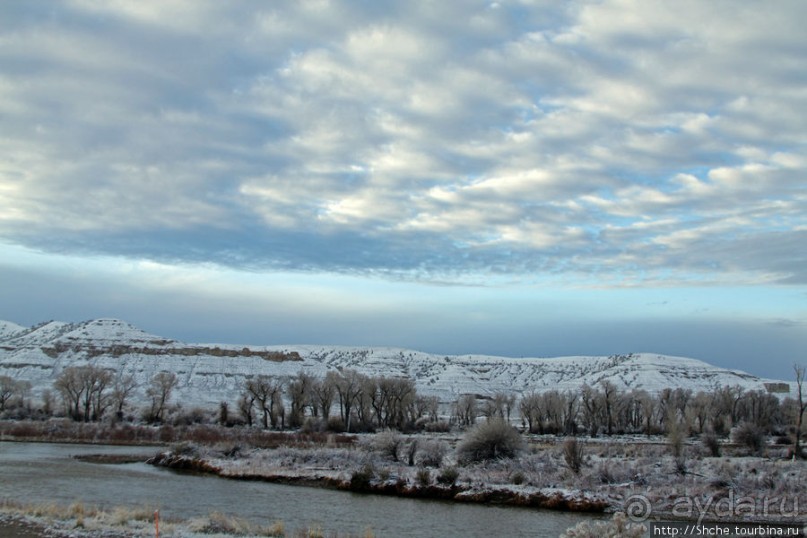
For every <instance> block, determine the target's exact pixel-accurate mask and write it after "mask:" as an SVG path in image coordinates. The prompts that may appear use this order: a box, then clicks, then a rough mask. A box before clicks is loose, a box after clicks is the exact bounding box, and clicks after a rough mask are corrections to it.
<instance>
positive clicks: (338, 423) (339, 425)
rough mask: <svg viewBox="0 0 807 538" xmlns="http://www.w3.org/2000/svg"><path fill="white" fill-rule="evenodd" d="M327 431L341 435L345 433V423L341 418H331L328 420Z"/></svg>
mask: <svg viewBox="0 0 807 538" xmlns="http://www.w3.org/2000/svg"><path fill="white" fill-rule="evenodd" d="M328 431H329V432H336V433H341V432H343V431H345V422H344V421H343V420H342V418H341V417H331V418H329V419H328Z"/></svg>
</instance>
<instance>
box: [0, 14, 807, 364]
mask: <svg viewBox="0 0 807 538" xmlns="http://www.w3.org/2000/svg"><path fill="white" fill-rule="evenodd" d="M806 20H807V3H805V2H804V1H803V0H772V1H770V2H759V1H756V0H712V1H708V2H706V1H702V0H697V1H694V0H681V1H679V2H667V1H661V0H642V1H638V0H637V1H630V0H597V1H572V2H556V1H549V0H545V1H542V0H535V1H531V0H513V1H504V0H503V1H499V2H489V1H484V2H483V1H472V0H457V1H452V2H445V1H437V0H434V1H432V0H407V1H389V2H371V1H366V0H344V1H336V0H333V1H331V0H299V1H287V2H284V1H278V2H258V1H234V2H221V1H218V0H160V1H156V0H155V1H138V2H130V1H125V0H103V1H102V0H65V1H62V2H51V1H46V0H6V1H3V2H2V3H0V319H5V320H8V321H13V322H15V323H18V324H21V325H32V324H35V323H38V322H42V321H45V320H49V319H58V320H63V321H81V320H85V319H93V318H98V317H114V318H120V319H124V320H126V321H129V322H130V323H133V324H135V325H137V326H138V327H140V328H142V329H144V330H147V331H148V332H152V333H155V334H159V335H161V336H165V337H169V338H176V339H180V340H185V341H189V342H220V343H239V344H341V345H384V346H400V347H408V348H413V349H418V350H421V351H426V352H433V353H440V354H466V353H480V354H490V355H505V356H513V357H522V356H531V357H544V356H563V355H610V354H614V353H629V352H656V353H662V354H667V355H680V356H687V357H692V358H697V359H701V360H705V361H707V362H710V363H713V364H717V365H719V366H724V367H729V368H738V369H743V370H746V371H749V372H752V373H755V374H757V375H762V376H767V377H778V378H783V379H791V378H792V365H793V364H794V363H801V364H804V363H807V176H806V175H805V172H807V151H805V149H807V69H805V61H804V58H807V34H805V32H804V29H803V23H804V21H806Z"/></svg>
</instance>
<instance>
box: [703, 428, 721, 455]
mask: <svg viewBox="0 0 807 538" xmlns="http://www.w3.org/2000/svg"><path fill="white" fill-rule="evenodd" d="M701 443H703V447H704V448H705V449H706V450H707V452H708V453H709V455H710V456H712V457H713V458H719V457H720V439H718V438H717V434H715V433H714V432H711V431H709V432H706V433H704V434H703V437H701Z"/></svg>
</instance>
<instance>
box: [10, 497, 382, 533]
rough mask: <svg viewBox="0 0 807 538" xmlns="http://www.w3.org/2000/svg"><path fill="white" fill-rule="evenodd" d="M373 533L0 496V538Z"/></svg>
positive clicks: (218, 514) (215, 515)
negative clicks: (169, 516) (160, 514)
mask: <svg viewBox="0 0 807 538" xmlns="http://www.w3.org/2000/svg"><path fill="white" fill-rule="evenodd" d="M158 525H159V530H160V536H165V537H172V538H233V537H245V536H249V537H277V538H285V537H290V538H360V537H361V538H373V536H374V535H373V532H372V531H371V530H370V529H367V530H366V531H365V532H364V533H362V534H360V535H355V534H339V533H336V532H328V531H325V530H323V529H321V528H318V527H312V528H305V529H295V530H287V529H286V527H285V525H284V523H283V522H282V521H276V522H274V523H272V524H270V525H258V524H255V523H252V522H249V521H247V520H245V519H241V518H238V517H234V516H231V515H226V514H222V513H219V512H213V513H211V514H209V515H208V516H206V517H199V518H193V519H190V520H162V521H158V515H157V513H156V512H155V511H154V510H152V509H150V508H130V507H124V506H117V507H114V508H106V509H102V508H99V507H97V506H88V505H84V504H83V503H73V504H72V505H70V506H59V505H56V504H47V505H35V504H23V503H16V502H13V501H10V500H4V501H0V536H2V537H3V538H62V537H63V538H141V537H144V538H145V537H154V536H155V534H156V531H157V529H158Z"/></svg>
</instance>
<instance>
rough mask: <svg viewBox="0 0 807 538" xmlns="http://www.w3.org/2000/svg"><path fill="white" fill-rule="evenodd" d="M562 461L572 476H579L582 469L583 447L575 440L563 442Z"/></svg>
mask: <svg viewBox="0 0 807 538" xmlns="http://www.w3.org/2000/svg"><path fill="white" fill-rule="evenodd" d="M563 460H564V461H565V462H566V465H568V466H569V469H571V470H572V472H573V473H574V474H580V469H582V468H583V445H582V443H579V442H578V441H577V438H575V437H571V438H569V439H566V441H564V442H563Z"/></svg>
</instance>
